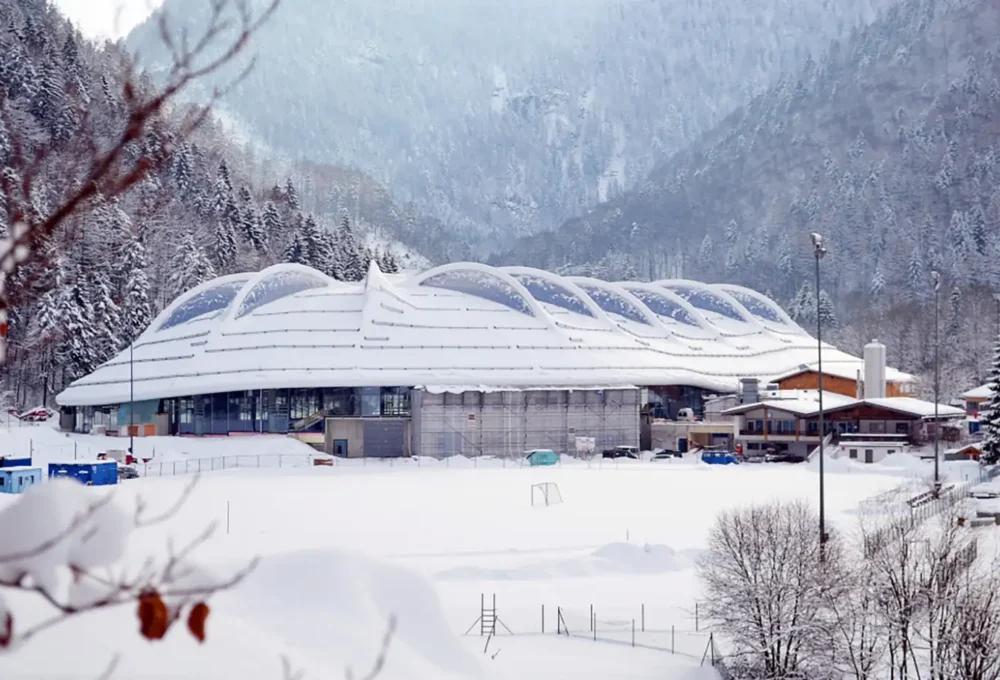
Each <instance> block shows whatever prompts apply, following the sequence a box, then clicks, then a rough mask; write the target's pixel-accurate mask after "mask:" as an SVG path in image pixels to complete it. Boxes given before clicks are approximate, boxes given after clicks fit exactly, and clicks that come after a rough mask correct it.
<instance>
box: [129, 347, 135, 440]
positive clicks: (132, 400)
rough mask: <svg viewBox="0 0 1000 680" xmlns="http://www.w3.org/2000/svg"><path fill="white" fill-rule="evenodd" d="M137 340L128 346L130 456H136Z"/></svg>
mask: <svg viewBox="0 0 1000 680" xmlns="http://www.w3.org/2000/svg"><path fill="white" fill-rule="evenodd" d="M134 346H135V340H134V339H133V341H132V342H131V343H129V346H128V452H129V455H130V456H135V449H134V448H133V446H134V445H135V432H134V427H135V372H134V371H133V370H132V355H133V351H132V348H133V347H134Z"/></svg>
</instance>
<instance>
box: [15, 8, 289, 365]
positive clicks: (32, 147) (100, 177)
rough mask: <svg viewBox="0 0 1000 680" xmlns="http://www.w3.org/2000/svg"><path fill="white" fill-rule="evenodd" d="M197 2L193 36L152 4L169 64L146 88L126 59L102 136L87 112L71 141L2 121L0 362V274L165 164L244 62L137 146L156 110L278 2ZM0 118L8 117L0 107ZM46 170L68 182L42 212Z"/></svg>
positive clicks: (238, 49)
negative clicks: (165, 139) (159, 143)
mask: <svg viewBox="0 0 1000 680" xmlns="http://www.w3.org/2000/svg"><path fill="white" fill-rule="evenodd" d="M206 1H207V2H208V4H209V10H210V11H209V13H208V18H207V19H206V21H205V22H204V24H203V26H204V28H203V29H201V30H200V31H199V32H198V33H197V35H194V36H192V35H190V34H189V33H188V32H187V31H186V30H181V31H175V30H173V29H172V28H171V26H170V21H169V16H168V15H167V13H166V12H163V11H161V13H160V14H159V20H158V21H159V23H158V28H159V37H160V40H161V42H162V43H163V45H164V46H165V47H166V49H167V52H168V53H169V55H170V66H169V68H168V69H167V70H166V76H165V78H164V79H163V81H162V82H161V83H160V84H158V85H151V84H150V81H149V79H148V78H145V77H144V76H142V75H141V74H139V73H137V72H136V68H135V65H134V63H131V62H130V63H128V64H126V66H125V73H124V76H123V80H122V84H121V93H120V96H121V102H122V103H123V106H124V111H123V113H122V118H123V119H124V120H123V121H121V122H120V123H121V124H120V126H118V130H117V132H115V133H113V134H112V135H111V137H110V139H107V138H106V137H105V136H103V135H101V134H100V133H99V131H98V129H97V126H96V125H95V123H94V121H93V120H92V118H91V116H90V115H89V114H88V113H84V117H83V118H84V119H83V121H82V126H81V129H80V130H78V131H77V133H76V134H74V135H73V138H72V139H70V140H50V141H48V142H46V143H42V144H37V143H36V142H37V140H35V139H33V138H31V137H29V136H28V135H27V134H25V136H24V137H19V136H18V135H17V134H15V133H14V131H16V130H18V129H19V126H18V125H17V123H16V121H12V120H3V121H2V122H3V123H5V124H6V127H7V129H8V130H9V131H11V133H12V134H11V139H10V147H11V153H10V158H11V161H10V166H11V168H13V171H12V172H4V173H0V190H2V191H3V194H4V196H5V197H7V202H8V224H7V227H8V228H7V233H6V237H5V238H3V239H0V361H3V360H4V358H5V356H6V344H7V343H6V337H7V312H8V310H9V309H10V308H11V300H10V294H9V291H8V290H7V286H6V283H7V281H9V280H10V279H11V278H13V277H15V276H17V275H18V274H20V273H22V272H25V271H27V272H29V276H30V270H31V269H32V268H30V267H28V266H27V265H30V264H32V263H33V261H35V260H37V259H39V258H40V255H39V252H40V248H39V246H40V245H41V244H43V243H44V242H45V241H46V240H47V239H49V238H50V237H52V236H53V235H54V234H55V233H56V232H57V230H59V229H60V228H63V227H70V228H72V225H73V224H74V222H75V220H74V218H75V216H77V215H78V214H79V213H81V212H83V211H84V210H86V209H88V207H90V205H91V204H92V202H94V201H96V200H105V201H110V200H113V199H115V198H116V197H118V196H120V195H122V194H123V193H125V192H126V191H128V190H129V189H130V188H131V187H133V186H135V185H137V184H139V183H140V182H142V181H143V180H144V179H146V178H147V177H148V176H149V175H150V174H151V173H153V172H155V171H157V170H159V169H161V168H163V167H164V166H165V165H166V163H168V162H169V158H170V151H171V145H174V146H175V145H176V144H178V143H180V142H183V141H184V140H185V139H187V138H188V137H189V136H190V135H191V134H192V133H193V132H194V131H195V129H197V128H198V127H199V126H200V125H201V124H202V123H203V122H204V121H205V120H206V118H207V117H208V115H209V113H210V111H211V107H212V106H213V105H214V104H215V102H217V101H218V100H219V98H220V97H222V96H223V95H224V94H225V93H226V92H227V91H228V90H229V89H230V88H231V87H232V86H234V85H235V84H237V83H238V82H239V81H240V80H241V79H242V78H243V77H245V76H246V74H247V73H248V72H249V70H250V69H251V68H252V67H253V65H254V60H253V59H251V60H249V62H248V64H247V66H246V68H244V69H243V70H242V71H241V72H240V73H239V74H238V75H237V76H236V77H235V78H233V79H231V80H229V81H228V83H227V84H225V85H223V86H220V87H215V88H213V89H212V90H211V94H210V96H209V97H208V101H207V102H206V103H204V104H201V105H196V106H193V107H191V108H190V109H189V110H188V112H187V115H186V116H185V117H184V118H183V120H182V122H181V124H180V125H179V127H178V129H175V130H172V131H171V135H170V143H169V144H168V145H167V146H166V148H160V149H157V150H151V149H143V148H142V147H143V145H142V144H141V142H142V140H143V138H144V136H145V135H146V133H147V132H148V131H149V130H150V129H151V128H152V127H153V126H154V125H155V124H159V123H162V122H163V121H162V120H161V116H162V114H164V112H165V110H166V109H167V107H168V106H169V105H170V104H171V103H172V102H174V101H175V100H176V98H177V97H178V95H179V94H180V93H181V92H182V91H183V90H185V89H186V88H188V87H189V86H190V85H191V84H192V83H193V82H195V81H198V80H201V79H204V78H206V77H208V76H210V75H212V74H214V73H216V72H218V71H220V70H221V69H222V68H223V67H225V66H226V65H227V64H229V63H230V62H233V61H234V60H235V59H236V57H237V56H238V55H239V54H240V53H242V52H243V51H244V50H245V48H246V47H247V44H248V43H249V41H250V39H251V37H252V36H253V35H254V33H256V32H257V30H258V29H259V28H260V27H261V26H262V25H263V23H264V22H266V21H267V20H268V19H270V17H271V16H272V15H273V14H274V12H275V10H276V9H277V8H278V5H279V3H280V1H281V0H268V2H267V3H266V4H265V6H264V8H263V10H262V11H259V12H254V11H252V10H251V3H250V0H206ZM4 118H9V115H7V113H6V112H5V113H4ZM117 122H118V121H116V123H117ZM67 146H69V147H71V149H72V153H66V154H61V162H62V163H65V164H66V165H65V166H64V167H58V168H53V167H49V166H50V165H52V163H53V162H54V161H53V160H52V157H53V156H54V155H55V151H56V150H57V149H58V150H60V151H65V150H66V148H67ZM67 159H70V160H67ZM53 174H54V175H55V176H56V177H57V178H58V180H59V181H60V184H62V185H64V186H66V187H70V188H69V189H68V191H67V192H66V193H65V194H64V195H62V196H61V197H60V198H59V200H58V201H57V202H56V205H54V206H52V207H51V209H49V210H46V211H41V210H39V209H38V207H39V205H43V204H44V201H43V200H40V199H39V197H38V196H37V194H38V193H40V192H39V191H37V185H38V184H39V183H40V182H41V180H42V179H43V178H45V177H52V176H53ZM35 276H37V273H35Z"/></svg>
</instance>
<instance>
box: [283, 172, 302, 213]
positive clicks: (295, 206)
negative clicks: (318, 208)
mask: <svg viewBox="0 0 1000 680" xmlns="http://www.w3.org/2000/svg"><path fill="white" fill-rule="evenodd" d="M284 196H285V201H287V203H288V207H289V208H291V209H292V211H293V212H298V211H299V210H301V209H302V206H301V205H300V204H299V192H298V191H296V190H295V185H294V184H292V178H291V177H289V178H288V181H287V182H285V191H284Z"/></svg>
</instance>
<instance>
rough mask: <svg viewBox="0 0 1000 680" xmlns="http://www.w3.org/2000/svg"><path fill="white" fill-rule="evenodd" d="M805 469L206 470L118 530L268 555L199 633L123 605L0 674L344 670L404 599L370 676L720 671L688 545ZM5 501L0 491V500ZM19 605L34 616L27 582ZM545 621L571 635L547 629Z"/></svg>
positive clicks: (29, 651) (46, 432)
mask: <svg viewBox="0 0 1000 680" xmlns="http://www.w3.org/2000/svg"><path fill="white" fill-rule="evenodd" d="M0 435H2V436H0V445H4V446H5V447H6V448H7V450H8V451H10V452H15V451H16V452H18V453H21V452H23V451H24V449H25V447H26V446H28V447H30V448H32V449H33V450H34V451H35V454H36V457H37V458H38V459H39V461H40V462H41V461H44V460H45V459H47V458H59V459H65V458H66V455H64V453H63V452H64V451H65V450H67V447H71V446H72V445H73V444H74V443H75V444H76V447H77V455H78V456H80V455H81V450H82V449H83V448H84V447H86V449H87V451H88V452H94V453H96V450H99V449H101V448H102V447H103V448H123V445H122V440H117V439H110V440H109V439H106V438H98V437H75V436H74V437H66V436H65V435H62V434H60V433H56V432H54V431H52V430H51V429H50V428H44V427H38V428H13V429H11V430H9V431H3V432H0ZM29 440H30V442H29ZM154 445H155V446H156V447H157V457H158V458H159V459H161V460H174V459H181V460H183V459H185V458H209V457H213V456H223V455H243V456H251V457H254V456H258V455H259V456H262V457H265V458H268V457H273V456H279V455H280V456H289V457H294V456H299V455H304V453H308V449H305V447H303V446H302V445H300V444H298V443H297V442H293V441H288V440H286V439H281V438H277V437H268V438H259V439H257V438H250V439H247V438H242V439H238V438H233V439H220V440H190V439H183V440H180V439H163V438H153V439H149V440H137V449H139V452H140V454H141V453H142V450H143V449H142V448H140V447H150V448H151V447H153V446H154ZM57 454H58V455H57ZM69 457H70V458H72V456H69ZM81 457H82V456H81ZM944 469H945V471H946V474H948V475H949V476H950V478H952V479H956V480H958V481H961V480H962V479H963V478H965V477H968V476H970V475H975V474H976V472H975V471H976V467H975V465H968V464H947V465H945V467H944ZM929 470H930V467H929V466H928V465H927V464H926V463H921V462H919V461H916V460H903V459H897V460H894V461H890V463H888V464H885V465H874V466H862V465H857V464H848V463H846V462H841V461H829V468H828V475H827V499H828V501H827V502H828V506H827V512H828V517H829V518H830V521H831V522H832V523H833V524H834V525H835V526H837V527H840V528H842V529H844V530H847V531H850V530H851V529H852V528H853V527H855V526H856V524H857V517H858V504H859V502H860V501H862V500H863V499H866V498H869V497H871V496H873V495H875V494H878V493H880V492H882V491H885V490H887V489H890V488H893V487H895V486H898V485H899V484H901V483H903V482H904V481H907V480H909V481H911V482H912V481H915V478H917V477H919V476H920V475H921V474H925V473H927V472H929ZM191 478H192V476H191V475H183V474H178V475H176V476H164V477H152V476H151V477H147V478H143V479H138V480H133V481H128V482H126V483H124V484H122V485H121V486H120V487H119V488H118V489H117V491H116V499H115V502H117V503H121V504H124V505H125V506H127V507H131V504H133V503H134V499H135V497H136V496H137V495H141V496H143V497H144V498H145V499H146V500H147V501H148V502H149V503H150V505H151V506H152V507H153V508H154V509H155V508H167V507H169V506H170V505H171V503H172V502H173V501H174V500H176V499H177V498H178V496H179V495H180V494H181V493H182V491H183V489H184V487H185V485H186V484H188V483H189V481H190V480H191ZM541 482H553V483H556V484H558V486H559V490H560V492H561V495H562V499H563V502H562V503H561V504H558V505H552V506H549V507H532V506H531V503H530V501H531V485H532V484H535V483H541ZM817 485H818V476H817V474H816V470H815V469H814V467H813V466H812V465H811V464H803V465H781V464H775V465H770V464H766V465H741V466H727V467H721V466H708V465H704V464H700V463H697V462H695V461H693V460H685V461H669V462H665V463H639V462H635V461H628V462H621V463H619V464H615V463H613V462H611V463H609V464H599V463H598V462H594V463H592V464H590V465H588V464H587V463H581V462H571V461H565V462H564V463H563V464H562V465H560V466H558V467H550V468H521V467H514V466H510V465H509V464H508V465H507V466H505V465H504V464H502V463H501V462H500V461H477V462H470V461H466V460H464V459H452V460H451V461H448V462H437V461H429V460H421V461H420V462H419V465H418V464H417V463H416V462H409V463H405V464H402V463H398V462H397V463H394V464H393V465H392V466H391V467H390V466H389V465H388V464H385V463H379V464H368V465H361V464H358V463H355V462H354V461H351V462H350V464H343V465H338V466H335V467H307V466H305V465H303V466H300V467H287V466H285V467H280V468H278V467H272V468H268V469H228V470H226V471H216V472H210V473H206V474H203V475H201V477H200V478H199V481H198V484H197V486H196V488H195V490H194V492H193V494H192V495H191V497H190V498H189V499H188V501H187V503H186V504H185V505H184V507H183V508H182V509H181V510H180V512H179V513H178V514H177V515H176V516H175V517H174V518H173V520H172V521H171V522H170V524H169V525H167V526H166V527H162V526H161V527H154V528H151V529H147V530H143V531H141V532H140V533H139V534H137V536H136V537H135V538H134V539H133V540H131V541H130V543H129V546H128V560H130V561H137V562H138V561H141V560H142V558H143V557H144V556H146V555H149V554H155V553H157V552H161V553H162V551H163V548H164V546H165V545H166V541H167V539H168V537H173V539H174V540H175V541H176V542H177V543H178V544H180V543H181V542H182V541H184V540H185V539H190V538H191V537H192V536H194V535H196V534H197V533H198V532H200V531H202V530H203V529H204V528H205V527H206V526H207V525H209V524H211V523H213V522H214V523H217V524H218V532H217V534H216V535H215V537H214V538H213V539H212V540H211V541H210V542H209V543H208V544H207V545H205V546H204V547H203V548H202V549H201V550H200V551H199V553H198V555H197V558H198V560H199V562H200V563H201V564H202V565H204V566H206V567H208V568H210V569H212V570H214V571H215V572H217V573H220V574H224V573H228V572H230V571H232V570H234V569H238V568H239V567H240V566H242V565H245V564H246V563H247V562H248V561H249V560H250V559H252V558H253V557H255V556H260V557H261V558H262V560H261V563H260V565H259V566H258V568H257V569H256V570H255V571H254V572H253V573H252V575H251V576H250V577H249V578H248V579H247V580H246V581H244V582H243V583H242V584H240V585H239V586H238V587H237V588H236V589H234V590H232V591H230V592H226V593H222V594H220V595H218V596H216V597H215V598H214V599H213V614H212V618H211V619H210V620H209V626H208V635H209V639H208V642H207V643H206V644H205V645H204V646H201V647H199V646H198V645H197V643H195V642H194V641H193V640H191V639H190V637H188V636H186V635H184V634H182V632H179V631H171V633H170V635H169V636H168V638H167V640H166V641H164V642H161V643H155V644H147V643H145V642H144V641H142V640H141V639H140V638H138V636H137V635H136V633H135V629H136V624H135V621H134V613H133V612H132V611H131V610H129V611H122V610H114V611H103V612H101V613H99V614H95V615H93V616H90V617H86V618H81V619H78V620H75V621H70V622H67V623H65V624H63V625H62V626H60V627H57V628H54V629H52V630H51V631H50V632H47V633H45V634H43V635H42V636H41V637H38V638H36V639H35V640H34V641H32V642H31V643H30V644H28V645H27V646H25V647H24V648H23V649H22V650H20V651H18V652H17V653H15V654H8V655H0V677H3V678H5V679H6V678H23V679H25V680H28V679H29V678H43V677H44V678H56V677H58V678H95V677H97V676H99V675H100V673H101V671H102V669H103V668H104V667H105V666H106V664H107V663H108V660H109V659H110V658H111V657H113V656H114V655H115V654H116V653H120V654H121V664H120V665H119V667H118V669H117V671H116V673H115V677H123V678H124V677H143V678H154V677H155V678H192V677H199V678H200V677H223V674H226V675H229V676H232V677H240V678H241V679H242V678H246V679H256V678H262V679H263V678H268V679H271V678H277V679H280V678H282V677H283V675H282V662H281V658H282V656H283V655H286V656H287V657H288V658H289V659H290V660H291V662H292V666H293V668H296V669H302V670H304V671H306V675H305V676H304V677H307V678H321V677H324V678H327V677H344V671H343V669H344V667H345V666H350V667H352V668H353V669H354V671H355V677H364V673H365V672H366V670H367V668H368V667H369V666H370V664H371V662H372V660H373V659H374V657H375V656H376V654H377V651H378V649H379V646H380V642H381V638H382V636H383V634H384V631H385V629H386V625H387V621H388V620H389V617H390V616H391V615H393V614H395V615H396V617H397V620H398V629H397V632H396V634H395V636H394V637H393V639H392V642H391V644H390V647H389V654H388V659H387V663H386V667H385V670H384V672H383V674H382V675H381V676H380V677H382V678H389V679H402V678H428V679H434V680H437V679H444V678H479V677H482V678H511V679H514V678H517V679H518V680H521V679H523V680H535V679H538V680H541V679H543V678H545V679H552V678H574V679H577V680H589V679H592V678H593V679H595V680H596V679H598V678H601V679H606V678H634V679H637V680H638V679H647V678H649V679H652V678H659V679H663V678H666V679H671V680H709V679H713V680H714V679H715V678H717V677H718V676H717V675H716V673H715V672H714V670H712V669H711V668H710V667H708V666H705V667H702V666H700V660H701V657H702V654H703V653H704V651H705V648H706V645H707V644H708V632H707V631H706V622H705V621H703V620H700V615H699V614H698V613H697V611H696V610H697V606H698V605H697V603H698V600H699V596H700V593H699V585H698V581H697V578H696V574H695V570H694V561H695V559H696V558H697V556H698V554H699V552H700V551H701V550H702V549H703V548H704V546H705V540H706V536H707V533H708V531H709V529H710V527H711V525H712V522H713V521H714V518H715V516H716V514H717V513H718V512H719V511H720V510H722V509H725V508H728V507H733V506H737V505H741V504H746V503H751V502H761V501H768V500H774V499H795V498H805V499H809V500H815V498H816V495H817V494H816V491H817ZM88 491H91V492H92V493H95V494H96V493H100V491H98V490H88ZM10 502H11V498H9V497H0V510H2V509H3V508H4V507H7V505H8V504H9V503H10ZM481 594H485V596H486V599H487V602H488V603H490V602H492V597H493V596H494V595H495V596H496V604H497V613H498V617H499V620H500V621H501V622H502V623H503V624H504V625H505V626H506V627H508V628H509V629H510V630H511V631H512V632H513V635H507V634H503V635H500V636H498V637H496V638H494V639H493V640H490V641H489V644H488V645H487V641H486V639H485V638H482V637H480V636H479V626H478V625H474V624H475V622H476V620H477V618H478V617H479V615H480V596H481ZM12 604H13V605H14V609H15V611H18V612H28V614H29V615H35V616H38V615H40V614H42V613H44V610H40V605H38V604H35V603H28V602H25V601H24V600H23V599H22V600H15V601H14V602H13V603H12ZM543 606H544V614H543V609H542V608H543ZM19 607H20V608H19ZM591 607H593V610H594V615H595V618H596V620H597V628H598V631H597V637H598V640H597V641H594V640H593V639H592V638H593V635H594V633H593V632H592V631H591V628H590V610H591ZM557 612H558V613H561V614H562V621H560V622H558V623H557V617H558V614H557ZM543 620H544V627H545V633H544V634H542V625H543ZM633 620H634V621H635V626H636V634H635V642H636V646H635V647H634V648H633V647H632V630H631V629H632V621H633ZM557 625H558V626H559V627H562V626H563V625H565V626H566V627H567V628H569V630H570V632H571V633H572V634H573V635H572V636H571V637H569V638H567V637H566V636H557V635H556V634H555V631H556V628H557ZM469 628H472V629H473V631H472V632H473V634H471V635H469V636H463V635H462V634H463V633H464V632H465V631H466V630H467V629H469ZM643 628H645V630H643ZM501 630H502V628H501ZM484 649H485V653H484ZM70 650H71V651H72V653H68V654H64V653H54V652H57V651H59V652H62V651H70ZM150 669H155V671H151V670H150ZM237 674H238V675H237Z"/></svg>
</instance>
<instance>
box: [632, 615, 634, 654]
mask: <svg viewBox="0 0 1000 680" xmlns="http://www.w3.org/2000/svg"><path fill="white" fill-rule="evenodd" d="M632 646H633V647H635V619H632Z"/></svg>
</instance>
